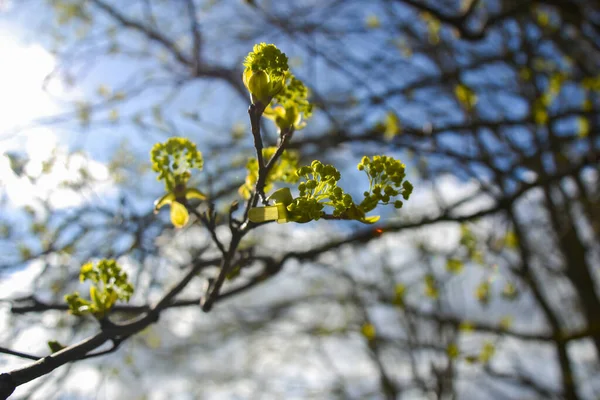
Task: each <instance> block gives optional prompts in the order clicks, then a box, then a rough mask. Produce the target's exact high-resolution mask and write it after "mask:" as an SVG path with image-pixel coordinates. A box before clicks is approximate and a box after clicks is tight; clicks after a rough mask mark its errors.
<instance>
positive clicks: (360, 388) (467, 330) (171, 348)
mask: <svg viewBox="0 0 600 400" xmlns="http://www.w3.org/2000/svg"><path fill="white" fill-rule="evenodd" d="M0 10H1V11H0V300H1V302H0V347H1V348H2V349H3V350H5V349H11V350H13V351H18V352H24V353H27V354H30V355H36V356H40V357H42V356H45V355H47V354H49V349H48V345H47V342H48V341H51V340H57V341H59V342H61V343H63V344H66V345H69V344H72V343H76V342H77V341H79V340H81V339H83V338H85V337H88V336H90V335H92V334H93V333H95V332H97V331H98V329H99V328H98V324H97V322H96V321H94V320H93V319H91V318H78V317H74V316H71V315H69V314H68V313H67V312H66V311H65V306H64V300H63V296H64V294H66V293H69V292H72V291H75V290H80V291H81V290H82V285H81V284H80V283H79V282H78V273H79V268H80V266H81V265H82V264H83V263H85V262H87V261H88V260H94V259H98V258H116V259H118V261H119V262H120V263H121V265H123V266H124V268H125V269H126V271H127V272H128V273H129V275H130V278H131V280H132V282H133V283H134V285H135V288H136V292H135V295H134V297H133V298H132V300H131V301H130V303H131V304H133V305H136V306H137V305H139V306H143V305H147V304H152V303H153V302H154V301H156V300H157V299H158V298H160V296H161V294H163V293H164V292H165V291H166V290H167V289H168V287H169V286H170V285H172V284H173V283H175V282H176V281H177V280H178V279H179V278H180V277H181V276H182V275H183V273H184V272H185V268H186V266H187V265H188V264H189V263H190V262H193V261H198V260H204V259H206V260H208V259H211V258H214V257H215V256H217V255H218V250H217V249H216V248H215V247H214V245H213V244H212V242H211V237H210V234H209V233H208V231H207V230H206V229H205V228H203V227H202V225H201V224H200V223H198V221H196V222H195V223H193V224H190V225H189V226H188V227H187V228H185V229H182V230H175V229H173V227H172V225H171V224H170V222H169V217H168V212H166V211H165V212H161V213H160V214H158V215H154V214H153V202H154V200H155V199H156V198H158V197H160V196H161V195H162V194H163V186H162V184H161V183H160V182H157V181H156V175H155V174H154V173H153V172H152V171H151V169H150V160H149V151H150V149H151V148H152V145H153V144H154V143H156V142H159V141H164V140H166V139H167V138H168V137H171V136H183V137H187V138H189V139H191V140H192V141H194V142H195V143H196V144H197V145H198V148H199V150H200V151H201V152H202V153H203V155H204V160H205V169H204V171H203V173H201V174H196V175H195V176H194V179H195V181H194V184H195V185H196V187H198V188H201V189H202V190H203V191H204V192H207V193H209V194H210V197H211V199H212V200H213V201H214V202H215V205H216V209H217V210H218V211H219V212H220V213H222V215H223V216H224V217H223V218H222V219H221V220H220V223H222V225H223V226H219V227H218V228H217V232H218V234H219V235H221V237H222V238H225V240H226V238H227V234H228V232H229V230H228V226H227V220H226V218H225V217H226V214H227V210H228V208H229V205H230V204H231V202H232V201H234V200H239V199H240V196H239V194H238V188H239V187H240V185H242V184H243V182H244V179H245V176H246V170H245V166H246V162H247V160H248V159H249V158H250V157H252V156H253V154H254V148H253V141H252V135H251V133H250V124H249V120H248V113H247V109H248V105H249V96H248V94H247V91H246V90H245V88H244V86H243V83H242V79H241V72H242V69H243V67H242V61H243V59H244V57H245V56H246V55H247V53H248V52H249V51H251V49H252V46H253V45H254V44H256V43H260V42H266V43H274V44H276V45H277V46H278V47H279V48H280V49H281V50H282V51H284V52H285V53H286V54H287V55H288V57H289V60H290V66H291V68H292V70H293V72H294V74H295V75H296V76H298V77H299V78H301V79H302V80H303V81H304V82H305V84H306V85H307V86H308V87H309V88H310V91H311V101H312V102H313V103H314V105H315V115H314V116H313V118H312V119H311V120H310V121H309V122H308V126H307V127H306V128H305V129H304V130H302V131H299V132H296V133H295V134H294V137H293V140H292V142H291V147H293V148H295V149H297V150H298V151H299V154H300V157H301V161H302V163H310V162H311V161H312V160H314V159H319V160H322V161H324V162H325V161H326V162H328V163H333V164H334V165H335V166H336V167H337V168H339V169H340V170H341V171H342V181H341V186H342V187H344V188H346V189H347V190H348V191H349V192H350V193H352V194H354V195H355V198H356V196H359V197H360V194H361V193H362V192H363V191H364V190H365V189H367V188H368V182H367V180H366V179H365V178H364V176H362V175H361V173H360V172H359V171H357V170H356V164H357V162H359V161H360V159H361V157H362V156H363V155H369V156H371V155H374V154H386V155H390V156H394V157H397V158H400V159H401V160H402V161H403V162H404V163H405V164H406V166H407V178H408V179H409V180H410V181H411V182H412V183H413V185H414V186H415V191H414V193H413V196H412V197H411V199H410V200H409V201H407V202H406V203H405V205H404V207H403V208H402V209H401V210H394V209H393V208H392V207H389V209H388V208H385V207H382V208H380V209H378V210H377V211H378V213H379V214H381V215H382V219H381V220H380V222H378V223H377V224H376V225H374V226H367V225H363V224H361V223H358V222H355V223H352V222H339V221H318V222H312V223H309V224H291V223H290V224H282V225H277V224H269V225H266V226H262V227H260V228H258V229H255V230H254V231H253V232H252V233H251V234H250V235H249V236H247V237H246V238H245V240H244V242H243V243H242V246H243V251H245V252H247V254H249V261H248V263H247V265H245V266H244V267H243V268H242V269H241V270H240V271H239V274H237V275H235V276H231V277H230V279H229V280H228V281H227V282H226V286H225V289H230V290H231V289H235V288H237V287H241V286H243V285H245V284H246V283H248V282H257V284H256V285H252V286H251V287H250V288H249V289H248V290H243V291H239V293H237V292H235V291H234V292H233V293H234V295H232V296H230V297H228V298H227V299H224V300H223V301H221V302H219V304H218V305H217V306H216V307H215V308H214V309H213V310H212V311H211V312H210V313H203V312H202V311H201V309H200V307H198V306H197V305H196V304H197V303H195V302H194V301H190V302H189V304H188V306H187V307H173V308H171V309H169V310H167V311H165V312H164V313H163V314H162V315H161V318H160V321H159V322H158V323H157V324H154V325H152V326H151V327H150V328H148V329H146V330H144V331H143V332H141V333H140V334H139V335H136V336H133V337H131V338H129V339H128V340H127V341H125V342H123V343H122V345H121V346H120V348H119V349H118V351H116V352H113V353H111V354H107V355H106V356H104V357H98V358H94V359H90V360H85V361H81V362H77V363H73V364H69V365H66V366H63V367H61V368H59V369H57V370H55V371H54V372H52V373H51V374H49V375H46V376H44V377H42V378H40V379H37V380H34V381H32V382H30V383H28V384H26V385H23V386H20V387H19V388H18V389H17V390H16V392H15V394H14V395H13V398H17V399H65V400H66V399H140V400H141V399H152V400H154V399H167V398H168V399H283V398H285V399H336V398H337V399H598V398H600V379H599V378H600V286H599V285H600V283H599V279H600V242H599V239H600V186H599V185H598V172H599V171H598V169H599V167H600V163H599V160H600V157H599V156H600V136H599V134H600V97H599V95H600V3H599V2H598V1H594V0H589V1H585V0H539V1H525V0H439V1H433V0H431V1H427V0H372V1H362V0H319V1H316V0H297V1H289V2H288V1H274V0H247V1H241V0H221V1H216V0H128V1H123V0H2V1H0ZM264 129H265V130H264V138H265V141H266V142H267V143H268V144H271V145H274V143H275V142H276V139H277V134H276V132H275V130H274V129H273V127H272V126H271V125H268V124H265V128H264ZM264 257H268V258H269V259H271V260H275V261H276V262H274V263H273V262H272V263H270V264H268V265H267V264H266V263H262V262H261V260H262V259H263V258H264ZM217 272H218V271H217V269H216V268H215V267H211V266H209V267H207V268H204V269H203V270H202V271H201V273H200V275H199V276H198V278H197V279H195V280H193V281H192V282H191V284H190V285H189V287H188V288H187V289H186V291H185V293H183V294H182V295H181V296H180V299H181V300H187V299H191V300H194V299H198V298H199V297H200V296H201V295H202V293H203V288H204V287H205V285H206V282H207V280H208V279H209V278H214V277H215V276H216V274H217ZM258 281H260V283H258ZM132 312H135V310H134V311H132V310H129V313H130V314H131V313H132ZM138 312H139V310H138ZM130 314H128V315H130ZM4 353H6V352H5V351H4ZM28 363H31V361H30V360H26V359H23V358H19V357H15V356H12V355H9V354H2V353H0V372H7V371H10V370H12V369H14V368H16V367H18V366H24V365H27V364H28Z"/></svg>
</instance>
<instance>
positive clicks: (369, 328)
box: [360, 322, 377, 341]
mask: <svg viewBox="0 0 600 400" xmlns="http://www.w3.org/2000/svg"><path fill="white" fill-rule="evenodd" d="M360 332H361V333H362V335H363V336H364V337H365V338H367V340H368V341H372V340H375V338H376V337H377V330H376V329H375V325H373V324H371V323H369V322H365V323H364V324H363V326H362V327H361V328H360Z"/></svg>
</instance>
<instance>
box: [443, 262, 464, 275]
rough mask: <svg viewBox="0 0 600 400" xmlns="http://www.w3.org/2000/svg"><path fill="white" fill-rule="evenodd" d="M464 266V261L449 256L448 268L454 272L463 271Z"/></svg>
mask: <svg viewBox="0 0 600 400" xmlns="http://www.w3.org/2000/svg"><path fill="white" fill-rule="evenodd" d="M464 267H465V265H464V263H463V262H462V261H460V260H458V259H456V258H449V259H448V260H447V261H446V270H447V271H448V272H451V273H453V274H459V273H461V272H462V270H463V269H464Z"/></svg>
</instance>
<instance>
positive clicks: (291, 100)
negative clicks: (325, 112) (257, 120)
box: [264, 73, 312, 132]
mask: <svg viewBox="0 0 600 400" xmlns="http://www.w3.org/2000/svg"><path fill="white" fill-rule="evenodd" d="M308 96H309V91H308V89H307V88H306V86H304V83H302V81H301V80H299V79H297V78H296V77H295V76H294V75H292V74H291V73H290V74H288V76H287V78H286V83H285V86H284V87H283V89H282V90H281V91H280V92H279V93H278V94H277V95H276V96H275V98H274V99H273V103H274V104H278V105H275V106H269V107H267V108H266V109H265V113H264V115H265V117H267V118H269V119H272V120H274V121H275V125H277V127H278V128H279V130H280V131H282V132H283V131H287V130H289V129H290V128H291V127H293V128H294V129H295V130H300V129H302V128H304V127H305V126H306V120H308V119H309V118H310V117H311V116H312V104H311V103H310V102H309V101H308Z"/></svg>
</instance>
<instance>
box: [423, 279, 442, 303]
mask: <svg viewBox="0 0 600 400" xmlns="http://www.w3.org/2000/svg"><path fill="white" fill-rule="evenodd" d="M424 281H425V296H427V297H429V298H432V299H437V298H438V297H439V296H440V291H439V289H438V283H437V280H436V279H435V276H433V275H432V274H427V275H425V279H424Z"/></svg>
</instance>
